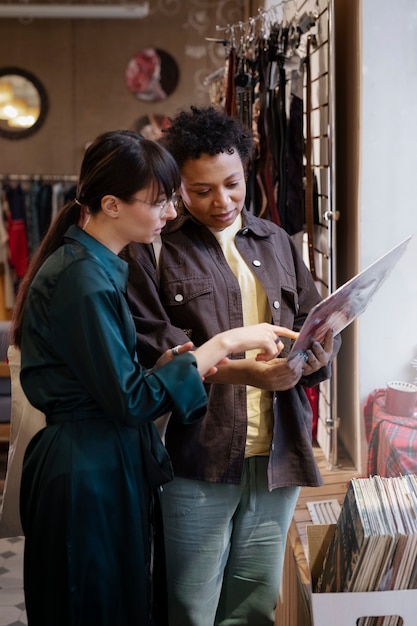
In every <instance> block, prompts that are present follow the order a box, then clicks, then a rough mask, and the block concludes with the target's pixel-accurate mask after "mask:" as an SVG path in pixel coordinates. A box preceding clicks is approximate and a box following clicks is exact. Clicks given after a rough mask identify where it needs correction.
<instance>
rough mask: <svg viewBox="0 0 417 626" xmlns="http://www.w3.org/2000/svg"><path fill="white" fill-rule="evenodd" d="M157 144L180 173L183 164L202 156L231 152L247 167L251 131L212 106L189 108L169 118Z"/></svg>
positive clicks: (251, 139) (249, 154) (250, 146)
mask: <svg viewBox="0 0 417 626" xmlns="http://www.w3.org/2000/svg"><path fill="white" fill-rule="evenodd" d="M161 143H162V144H163V145H164V147H165V148H167V149H168V150H169V152H170V153H171V154H172V155H173V157H174V159H175V160H176V162H177V164H178V166H179V168H180V169H181V168H182V166H183V165H184V163H185V161H188V160H190V159H198V158H199V157H200V156H201V155H202V154H209V155H210V156H215V155H216V154H219V153H220V152H228V153H233V152H234V151H235V150H237V152H238V153H239V156H240V158H241V160H242V162H243V164H244V165H247V164H248V163H249V161H250V159H251V157H252V155H253V150H254V142H253V135H252V131H251V130H250V129H249V128H248V127H247V126H245V125H244V124H243V123H242V122H241V121H240V120H239V119H237V118H234V117H231V116H229V115H227V114H226V113H225V112H224V111H223V110H220V109H216V108H215V107H214V106H212V105H210V106H207V107H196V106H191V107H190V110H189V111H180V112H179V113H178V114H177V115H176V116H175V117H173V118H170V125H169V127H168V128H166V129H164V131H163V135H162V139H161Z"/></svg>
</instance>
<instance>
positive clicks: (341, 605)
mask: <svg viewBox="0 0 417 626" xmlns="http://www.w3.org/2000/svg"><path fill="white" fill-rule="evenodd" d="M307 532H308V540H309V555H310V567H311V580H312V594H311V598H312V600H311V603H312V606H311V608H312V616H313V624H314V626H326V625H327V624H337V626H415V625H416V624H417V617H416V612H417V477H416V476H414V475H406V476H397V477H389V478H388V477H381V476H371V477H370V478H353V479H352V480H351V481H350V483H349V486H348V489H347V492H346V496H345V499H344V502H343V505H342V508H341V512H340V515H339V518H338V520H337V523H336V524H330V525H315V524H312V525H310V526H308V528H307Z"/></svg>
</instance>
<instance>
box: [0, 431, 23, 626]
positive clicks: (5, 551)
mask: <svg viewBox="0 0 417 626" xmlns="http://www.w3.org/2000/svg"><path fill="white" fill-rule="evenodd" d="M6 458H7V447H6V446H5V445H4V444H3V443H2V444H1V446H0V499H1V494H2V493H3V484H4V475H5V472H6ZM24 545H25V541H24V538H23V537H10V538H9V539H0V626H27V623H28V622H27V619H26V610H25V598H24V594H23V548H24Z"/></svg>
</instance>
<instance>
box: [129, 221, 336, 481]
mask: <svg viewBox="0 0 417 626" xmlns="http://www.w3.org/2000/svg"><path fill="white" fill-rule="evenodd" d="M242 216H243V227H242V229H241V230H240V231H239V232H238V233H237V235H236V246H237V248H238V250H239V252H240V253H241V254H242V256H243V257H244V259H245V260H246V262H247V263H248V265H249V266H250V267H251V269H252V271H253V272H254V274H256V276H257V278H258V279H259V280H260V281H261V283H262V285H263V287H264V289H265V291H266V293H267V296H268V299H269V304H270V309H271V318H272V323H274V324H277V325H281V326H286V327H288V328H293V329H295V330H299V329H300V328H301V326H302V324H303V322H304V320H305V318H306V316H307V314H308V312H309V310H310V309H311V307H312V306H314V305H315V304H316V303H317V302H319V301H320V299H321V298H320V295H319V293H318V291H317V289H316V286H315V283H314V281H313V279H312V277H311V274H310V272H309V271H308V269H307V267H306V266H305V264H304V262H303V260H302V258H301V256H300V255H299V253H298V251H297V249H296V247H295V245H294V243H293V241H292V239H291V238H290V237H289V236H288V235H287V233H286V232H285V231H284V230H283V229H281V228H279V227H278V226H276V225H275V224H273V223H272V222H270V221H268V220H264V219H262V218H258V217H255V216H253V215H252V214H250V213H249V212H247V211H244V212H243V214H242ZM162 241H163V246H162V250H161V254H160V258H159V267H158V270H159V271H157V269H156V267H155V257H154V254H153V248H152V247H151V246H147V245H144V244H131V245H130V246H129V248H128V250H125V252H124V254H123V256H124V258H125V259H126V260H127V261H128V262H129V265H130V271H129V285H128V297H129V304H130V308H131V311H132V314H133V317H134V320H135V324H136V330H137V339H138V354H139V358H140V360H141V361H142V362H143V365H144V366H145V367H151V366H152V365H153V364H154V363H155V360H156V359H157V358H158V356H159V355H160V354H161V352H163V351H164V350H165V349H167V348H170V347H172V346H175V345H177V344H180V343H184V342H185V341H187V340H188V339H191V340H192V341H193V342H194V344H195V345H196V346H198V345H201V343H203V342H204V341H206V340H207V339H209V338H210V337H212V336H213V335H214V334H216V333H218V332H221V331H224V330H227V329H229V328H232V327H237V326H242V325H243V313H242V304H241V296H240V289H239V285H238V282H237V280H236V278H235V276H234V275H233V273H232V271H231V270H230V268H229V265H228V264H227V262H226V259H225V258H224V256H223V253H222V250H221V248H220V246H219V244H218V243H217V240H216V238H215V237H214V236H213V235H212V233H211V232H210V231H209V230H208V229H207V228H206V227H205V226H203V225H202V224H200V223H198V222H196V221H195V220H194V219H193V218H192V217H191V216H189V215H187V214H185V215H182V216H179V217H178V218H177V219H175V220H174V221H173V222H170V223H168V224H167V226H166V228H165V229H164V232H163V234H162ZM283 342H284V344H285V349H284V351H283V352H282V353H281V355H280V356H285V355H287V354H288V352H289V350H290V348H291V341H290V340H288V339H283ZM339 346H340V339H339V337H336V338H335V353H336V352H337V350H338V348H339ZM243 357H244V354H240V355H236V356H235V357H234V358H243ZM330 375H331V367H330V366H329V367H324V368H322V369H321V370H319V371H318V372H316V373H315V374H313V375H311V376H309V377H305V378H302V379H301V381H300V383H299V384H298V385H296V387H294V388H292V389H289V390H288V391H279V392H275V393H274V394H273V413H274V430H273V440H272V444H271V450H270V458H269V468H268V479H269V488H270V489H274V488H276V487H283V486H294V485H310V486H315V485H320V484H322V479H321V476H320V473H319V471H318V468H317V465H316V462H315V459H314V454H313V450H312V445H311V432H312V425H311V420H312V412H311V407H310V404H309V401H308V399H307V397H306V394H305V391H304V389H303V386H313V385H315V384H317V383H318V382H320V381H322V380H325V379H326V378H328V377H329V376H330ZM206 387H207V392H208V395H209V403H208V410H207V413H206V415H205V416H204V418H203V419H201V420H200V421H198V422H197V423H195V424H192V425H190V426H183V425H181V424H180V423H179V422H178V421H176V420H175V416H173V417H172V418H171V421H170V423H169V425H168V430H167V435H166V446H167V448H168V451H169V454H170V456H171V459H172V463H173V467H174V473H175V474H176V475H178V476H183V477H186V478H193V479H198V480H206V481H209V482H223V483H235V484H238V483H239V482H240V478H241V473H242V466H243V460H244V450H245V440H246V428H247V410H246V387H245V386H244V385H224V384H215V383H213V384H207V386H206Z"/></svg>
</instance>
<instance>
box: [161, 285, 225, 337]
mask: <svg viewBox="0 0 417 626" xmlns="http://www.w3.org/2000/svg"><path fill="white" fill-rule="evenodd" d="M160 293H161V300H162V304H163V305H164V308H165V310H166V311H167V313H168V315H169V317H170V318H171V321H172V322H173V323H174V324H176V325H177V326H179V327H180V328H181V327H184V326H192V325H194V324H195V322H194V324H192V325H191V322H192V321H193V320H195V318H197V319H198V318H201V317H206V316H207V315H211V314H213V311H214V310H215V302H214V285H213V281H212V280H211V279H210V278H188V279H186V280H177V281H170V282H166V283H165V284H163V285H161V290H160Z"/></svg>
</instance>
